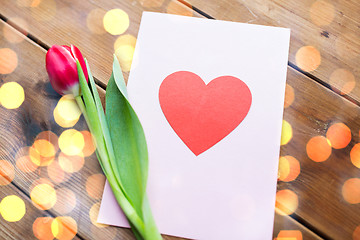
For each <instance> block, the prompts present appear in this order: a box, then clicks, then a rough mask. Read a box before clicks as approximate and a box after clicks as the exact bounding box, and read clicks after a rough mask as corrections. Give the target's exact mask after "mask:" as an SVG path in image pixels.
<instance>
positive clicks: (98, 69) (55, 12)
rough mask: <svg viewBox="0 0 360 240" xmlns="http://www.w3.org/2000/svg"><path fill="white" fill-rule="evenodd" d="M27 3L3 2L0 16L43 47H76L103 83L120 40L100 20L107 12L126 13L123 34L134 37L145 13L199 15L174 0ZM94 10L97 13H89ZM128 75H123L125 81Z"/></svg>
mask: <svg viewBox="0 0 360 240" xmlns="http://www.w3.org/2000/svg"><path fill="white" fill-rule="evenodd" d="M20 2H25V3H24V4H20ZM26 2H29V1H26V0H25V1H5V2H3V3H2V4H1V6H0V14H1V15H3V16H4V17H5V18H7V19H8V22H9V23H11V24H14V25H16V26H17V27H19V28H21V29H23V30H24V29H25V30H26V32H28V33H29V34H30V35H31V36H34V37H36V39H37V40H38V41H39V42H40V43H41V44H43V45H45V46H46V47H49V46H52V45H54V44H60V45H64V44H65V45H69V44H74V45H76V46H78V47H79V49H80V50H81V51H82V53H83V55H84V56H85V57H86V58H87V59H88V60H89V62H90V67H92V69H93V74H94V76H96V77H97V78H98V79H99V80H100V81H102V82H103V83H107V82H108V79H109V78H110V75H111V66H112V59H113V58H112V55H113V53H114V51H115V50H114V43H115V41H116V39H117V38H118V37H119V36H117V35H111V34H109V33H107V32H106V31H105V29H104V27H103V24H102V18H103V16H104V14H105V13H106V12H107V11H109V10H111V9H117V8H118V9H122V10H123V11H125V12H126V13H127V15H128V16H129V19H130V25H129V28H128V29H127V30H126V31H125V32H124V34H123V35H127V34H129V35H131V36H133V37H135V38H136V36H137V32H138V28H139V24H140V19H141V14H142V12H143V11H144V10H146V11H155V12H170V13H177V14H184V15H194V16H200V15H199V14H196V13H194V12H193V11H192V10H190V9H189V8H188V7H186V6H184V5H183V4H181V3H179V2H177V1H175V0H156V1H151V0H150V1H149V0H139V1H136V0H132V1H121V2H119V1H116V0H109V1H101V0H95V1H89V0H85V1H67V0H64V1H56V2H55V1H54V0H48V1H39V2H40V4H39V5H37V6H34V7H31V6H30V5H31V4H26ZM45 9H48V11H45ZM49 9H52V10H49ZM94 10H96V11H97V14H96V13H95V14H94V12H92V11H94ZM129 54H130V53H129ZM120 62H121V61H120ZM123 67H124V66H123ZM127 75H128V73H127V72H126V73H125V78H126V79H127Z"/></svg>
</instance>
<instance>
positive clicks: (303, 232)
mask: <svg viewBox="0 0 360 240" xmlns="http://www.w3.org/2000/svg"><path fill="white" fill-rule="evenodd" d="M275 219H276V220H275V223H274V233H273V238H275V239H276V238H278V240H281V237H285V236H284V235H283V234H287V235H288V236H286V237H289V238H288V239H294V240H295V239H296V240H301V239H311V240H320V239H323V238H321V237H319V236H318V235H316V234H315V233H313V232H311V231H310V230H309V229H307V228H306V227H304V226H303V225H301V224H300V223H298V222H297V221H295V220H294V219H292V218H289V217H284V216H281V215H278V214H276V215H275ZM300 236H301V238H300ZM291 237H292V238H291Z"/></svg>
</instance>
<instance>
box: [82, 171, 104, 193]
mask: <svg viewBox="0 0 360 240" xmlns="http://www.w3.org/2000/svg"><path fill="white" fill-rule="evenodd" d="M104 185H105V176H104V174H101V173H98V174H94V175H91V176H90V177H88V179H87V180H86V192H87V193H88V194H89V196H90V197H92V198H94V199H100V198H101V195H102V193H103V190H104Z"/></svg>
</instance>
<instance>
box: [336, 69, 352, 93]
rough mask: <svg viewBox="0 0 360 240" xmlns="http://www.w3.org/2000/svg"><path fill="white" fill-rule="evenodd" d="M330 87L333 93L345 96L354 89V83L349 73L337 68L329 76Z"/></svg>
mask: <svg viewBox="0 0 360 240" xmlns="http://www.w3.org/2000/svg"><path fill="white" fill-rule="evenodd" d="M330 85H331V88H332V89H333V90H334V91H339V92H340V94H341V95H346V94H349V93H350V92H351V91H352V90H353V89H354V88H355V85H356V81H355V77H354V75H353V74H352V73H351V72H350V71H348V70H346V69H343V68H338V69H336V70H335V71H334V72H333V73H332V74H331V75H330Z"/></svg>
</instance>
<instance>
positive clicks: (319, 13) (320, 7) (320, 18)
mask: <svg viewBox="0 0 360 240" xmlns="http://www.w3.org/2000/svg"><path fill="white" fill-rule="evenodd" d="M334 17H335V7H334V5H332V4H331V3H330V2H328V1H324V0H319V1H316V2H314V3H313V4H312V5H311V8H310V18H311V20H312V22H313V23H315V24H316V25H317V26H326V25H329V24H330V23H331V22H332V21H333V20H334Z"/></svg>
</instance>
